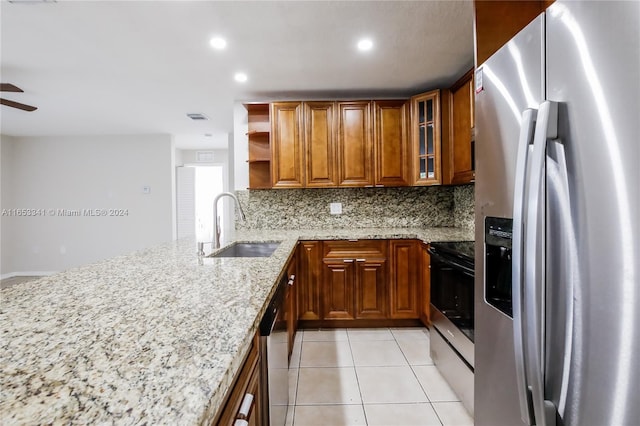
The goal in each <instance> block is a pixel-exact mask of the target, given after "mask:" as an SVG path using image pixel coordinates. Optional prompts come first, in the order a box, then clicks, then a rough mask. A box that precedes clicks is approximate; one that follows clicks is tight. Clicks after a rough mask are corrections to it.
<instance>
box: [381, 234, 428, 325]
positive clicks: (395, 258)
mask: <svg viewBox="0 0 640 426" xmlns="http://www.w3.org/2000/svg"><path fill="white" fill-rule="evenodd" d="M389 257H390V271H391V276H390V280H389V284H390V288H389V290H390V291H389V293H390V296H391V318H420V308H421V303H420V300H421V293H422V292H421V283H420V260H421V258H420V243H419V242H418V241H412V240H395V241H391V242H390V243H389Z"/></svg>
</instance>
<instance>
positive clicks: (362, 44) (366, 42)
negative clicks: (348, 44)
mask: <svg viewBox="0 0 640 426" xmlns="http://www.w3.org/2000/svg"><path fill="white" fill-rule="evenodd" d="M371 49H373V41H371V39H369V38H363V39H362V40H360V41H359V42H358V50H360V51H361V52H366V51H367V50H371Z"/></svg>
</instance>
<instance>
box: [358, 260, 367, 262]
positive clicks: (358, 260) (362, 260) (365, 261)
mask: <svg viewBox="0 0 640 426" xmlns="http://www.w3.org/2000/svg"><path fill="white" fill-rule="evenodd" d="M366 261H367V259H356V262H366Z"/></svg>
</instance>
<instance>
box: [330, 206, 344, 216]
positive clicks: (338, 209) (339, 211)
mask: <svg viewBox="0 0 640 426" xmlns="http://www.w3.org/2000/svg"><path fill="white" fill-rule="evenodd" d="M329 210H330V211H331V214H342V203H329Z"/></svg>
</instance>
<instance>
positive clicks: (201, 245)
mask: <svg viewBox="0 0 640 426" xmlns="http://www.w3.org/2000/svg"><path fill="white" fill-rule="evenodd" d="M205 244H211V241H198V256H204V245H205Z"/></svg>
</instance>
